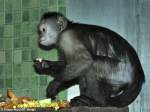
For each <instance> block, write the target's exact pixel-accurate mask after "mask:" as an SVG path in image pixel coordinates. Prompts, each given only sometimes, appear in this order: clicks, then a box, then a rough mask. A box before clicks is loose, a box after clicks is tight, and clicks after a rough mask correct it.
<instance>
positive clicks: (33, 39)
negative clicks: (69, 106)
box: [30, 35, 38, 49]
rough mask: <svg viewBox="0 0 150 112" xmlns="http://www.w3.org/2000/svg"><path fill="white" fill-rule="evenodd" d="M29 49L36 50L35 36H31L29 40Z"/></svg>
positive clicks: (36, 40)
mask: <svg viewBox="0 0 150 112" xmlns="http://www.w3.org/2000/svg"><path fill="white" fill-rule="evenodd" d="M30 47H31V48H33V49H37V48H38V36H37V35H35V36H34V35H33V36H31V38H30Z"/></svg>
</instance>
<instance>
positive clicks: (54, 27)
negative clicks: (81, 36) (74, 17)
mask: <svg viewBox="0 0 150 112" xmlns="http://www.w3.org/2000/svg"><path fill="white" fill-rule="evenodd" d="M58 33H59V26H58V24H57V21H56V20H50V19H49V20H42V21H41V22H40V24H39V25H38V34H39V44H41V45H43V46H47V47H50V46H52V45H55V44H56V41H57V37H58Z"/></svg>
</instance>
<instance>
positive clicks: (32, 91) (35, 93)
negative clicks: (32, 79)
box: [30, 88, 38, 99]
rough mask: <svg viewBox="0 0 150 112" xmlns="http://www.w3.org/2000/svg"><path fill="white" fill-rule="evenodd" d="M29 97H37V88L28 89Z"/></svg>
mask: <svg viewBox="0 0 150 112" xmlns="http://www.w3.org/2000/svg"><path fill="white" fill-rule="evenodd" d="M30 97H31V98H34V99H37V98H38V90H37V88H36V89H32V90H30Z"/></svg>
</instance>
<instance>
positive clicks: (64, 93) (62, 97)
mask: <svg viewBox="0 0 150 112" xmlns="http://www.w3.org/2000/svg"><path fill="white" fill-rule="evenodd" d="M58 99H60V100H67V90H65V91H62V92H60V93H59V94H58Z"/></svg>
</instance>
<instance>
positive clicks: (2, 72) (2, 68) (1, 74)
mask: <svg viewBox="0 0 150 112" xmlns="http://www.w3.org/2000/svg"><path fill="white" fill-rule="evenodd" d="M5 72H6V71H5V66H4V64H0V77H1V78H5Z"/></svg>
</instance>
